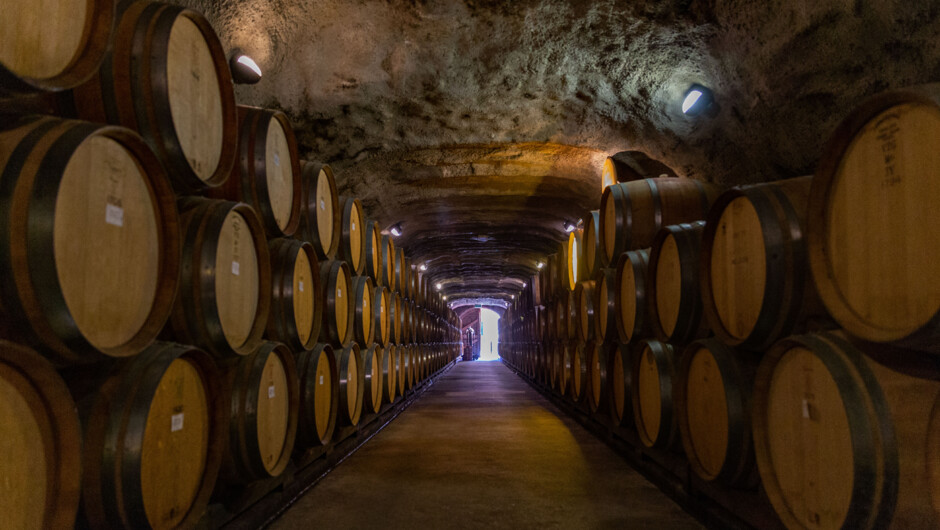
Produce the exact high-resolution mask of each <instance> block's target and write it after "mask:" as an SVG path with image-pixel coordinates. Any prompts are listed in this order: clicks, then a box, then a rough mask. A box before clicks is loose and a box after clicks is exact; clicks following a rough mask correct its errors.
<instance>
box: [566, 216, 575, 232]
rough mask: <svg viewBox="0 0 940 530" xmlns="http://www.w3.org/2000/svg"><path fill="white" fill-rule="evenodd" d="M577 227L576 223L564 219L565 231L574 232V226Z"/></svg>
mask: <svg viewBox="0 0 940 530" xmlns="http://www.w3.org/2000/svg"><path fill="white" fill-rule="evenodd" d="M577 227H578V225H576V224H574V223H572V222H571V221H569V220H567V219H565V232H568V233H571V232H574V230H575V228H577Z"/></svg>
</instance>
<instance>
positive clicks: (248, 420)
mask: <svg viewBox="0 0 940 530" xmlns="http://www.w3.org/2000/svg"><path fill="white" fill-rule="evenodd" d="M222 369H223V371H224V372H225V379H226V389H227V392H226V396H227V400H226V402H227V406H226V410H227V411H228V412H229V423H228V424H229V428H228V443H227V444H226V448H225V457H224V458H223V459H222V473H221V476H220V477H221V479H222V480H224V481H226V482H231V483H238V484H246V483H249V482H252V481H255V480H259V479H263V478H270V477H276V476H278V475H280V474H281V473H282V472H283V471H284V468H285V467H287V464H288V462H289V461H290V457H291V452H292V451H293V449H294V442H295V440H296V437H297V418H298V416H299V414H298V411H299V410H300V385H299V382H298V377H297V366H296V364H295V362H294V355H293V354H292V353H291V351H290V350H289V349H288V348H287V347H286V346H284V345H283V344H281V343H278V342H265V343H263V344H262V345H261V346H260V347H259V348H258V350H257V351H256V352H255V353H253V354H251V355H248V356H245V357H240V358H238V359H232V360H230V361H228V362H226V363H225V365H224V366H223V368H222Z"/></svg>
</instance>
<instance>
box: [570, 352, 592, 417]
mask: <svg viewBox="0 0 940 530" xmlns="http://www.w3.org/2000/svg"><path fill="white" fill-rule="evenodd" d="M585 348H586V345H585V344H584V343H583V342H577V343H574V344H572V345H571V346H570V349H569V351H570V353H571V372H570V374H569V375H570V377H571V379H570V383H569V385H568V389H569V390H570V393H569V396H570V397H571V401H574V402H575V403H580V402H581V400H582V399H584V396H585V394H586V390H587V387H588V380H587V379H588V353H587V351H586V350H585Z"/></svg>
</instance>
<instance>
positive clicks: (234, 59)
mask: <svg viewBox="0 0 940 530" xmlns="http://www.w3.org/2000/svg"><path fill="white" fill-rule="evenodd" d="M228 66H229V69H230V70H231V71H232V81H234V82H236V83H238V84H240V85H253V84H255V83H257V82H258V81H261V68H260V67H259V66H258V63H256V62H255V61H254V59H252V58H251V57H248V56H247V55H245V54H244V53H242V51H241V50H240V49H238V48H236V49H234V50H232V55H231V57H229V60H228Z"/></svg>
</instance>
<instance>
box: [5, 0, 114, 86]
mask: <svg viewBox="0 0 940 530" xmlns="http://www.w3.org/2000/svg"><path fill="white" fill-rule="evenodd" d="M114 6H115V2H114V0H95V1H92V2H88V1H72V2H68V1H58V2H48V3H45V2H44V3H40V4H35V3H31V2H12V3H10V4H4V9H3V19H2V20H0V35H3V39H2V40H0V96H10V95H15V94H25V93H29V92H37V91H58V90H63V89H66V88H72V87H74V86H75V85H78V84H80V83H83V82H84V81H86V80H87V79H88V78H89V77H91V76H92V75H93V74H94V73H95V72H96V71H97V70H98V68H99V67H100V66H101V61H102V60H104V57H105V53H106V52H107V50H108V45H109V44H110V42H111V35H112V32H113V29H114V18H115V7H114Z"/></svg>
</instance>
